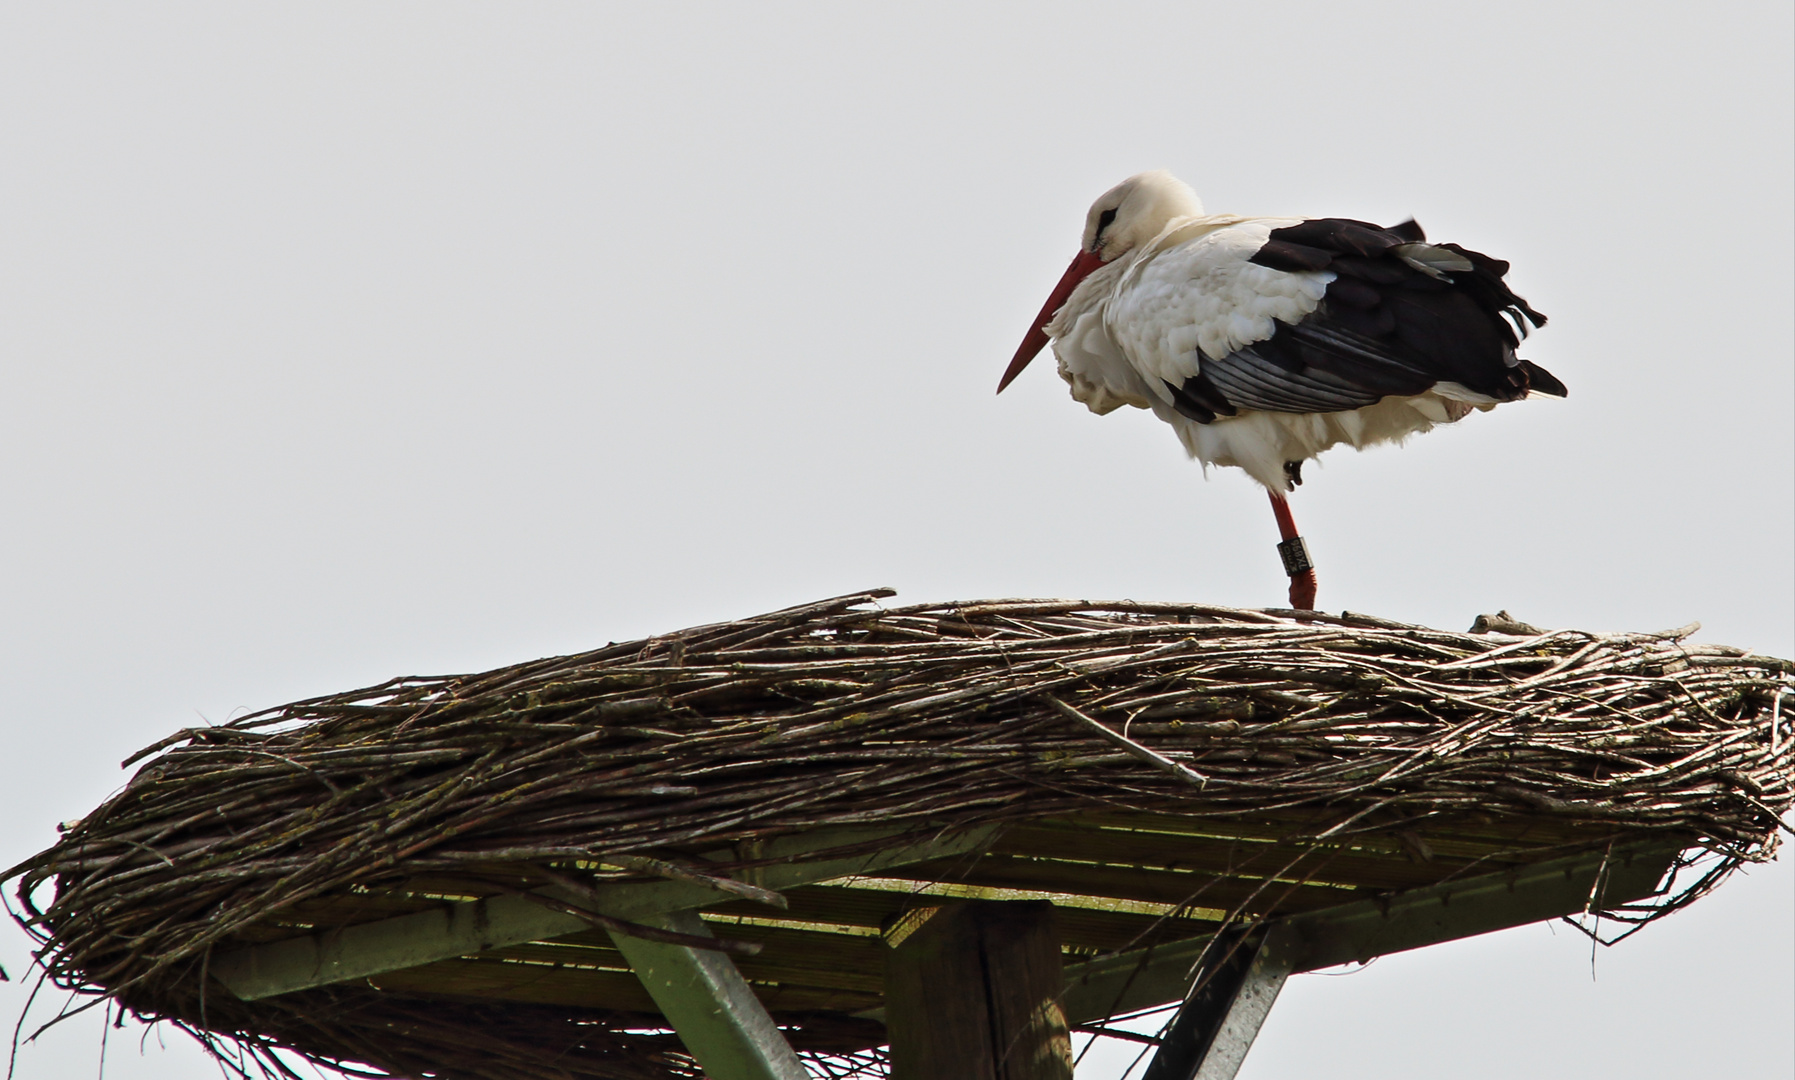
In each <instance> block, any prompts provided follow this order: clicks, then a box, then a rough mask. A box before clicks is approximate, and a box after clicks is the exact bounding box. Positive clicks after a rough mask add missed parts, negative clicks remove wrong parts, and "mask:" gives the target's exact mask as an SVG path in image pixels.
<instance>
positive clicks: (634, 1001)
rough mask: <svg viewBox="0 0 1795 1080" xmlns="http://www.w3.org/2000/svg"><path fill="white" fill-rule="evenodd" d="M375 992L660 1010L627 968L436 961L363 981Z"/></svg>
mask: <svg viewBox="0 0 1795 1080" xmlns="http://www.w3.org/2000/svg"><path fill="white" fill-rule="evenodd" d="M368 982H369V984H371V985H372V986H373V987H374V988H375V989H377V990H383V991H386V992H388V993H394V994H408V995H414V996H421V997H449V998H466V999H472V1000H478V1001H517V1002H524V1003H527V1004H532V1005H566V1006H572V1007H577V1008H592V1009H611V1010H615V1011H618V1012H633V1013H646V1014H649V1015H655V1014H657V1013H658V1012H659V1011H660V1010H659V1008H658V1007H657V1006H656V1005H655V1003H654V999H653V998H652V997H650V996H649V995H648V991H647V990H644V989H643V988H642V982H641V980H640V979H637V978H636V976H635V975H634V974H632V973H631V972H629V971H628V970H622V971H597V970H592V969H580V968H565V967H551V966H548V965H545V964H517V963H506V962H503V961H500V960H497V959H486V958H482V959H478V960H439V961H437V962H436V963H433V964H423V965H421V966H419V967H414V968H407V969H406V970H404V971H389V972H385V973H384V974H380V975H375V976H373V977H372V978H370V979H369V980H368Z"/></svg>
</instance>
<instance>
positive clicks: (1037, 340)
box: [997, 251, 1103, 394]
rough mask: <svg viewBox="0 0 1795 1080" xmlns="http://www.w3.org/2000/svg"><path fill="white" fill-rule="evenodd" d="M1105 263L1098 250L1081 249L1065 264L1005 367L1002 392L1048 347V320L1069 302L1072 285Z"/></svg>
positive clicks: (1076, 286)
mask: <svg viewBox="0 0 1795 1080" xmlns="http://www.w3.org/2000/svg"><path fill="white" fill-rule="evenodd" d="M1102 265H1103V260H1102V259H1101V258H1100V257H1099V256H1098V255H1097V253H1096V252H1094V251H1080V252H1079V253H1078V258H1076V259H1073V260H1072V265H1071V266H1068V267H1066V274H1065V276H1064V277H1062V278H1060V283H1059V284H1058V285H1055V286H1054V287H1053V294H1052V295H1051V296H1049V297H1048V298H1047V303H1046V304H1045V305H1043V306H1042V308H1041V314H1039V315H1036V316H1035V325H1034V327H1033V328H1032V329H1031V330H1029V332H1028V336H1027V337H1025V338H1023V339H1022V345H1021V347H1020V348H1018V349H1017V350H1016V357H1015V359H1013V360H1011V361H1010V366H1009V367H1008V368H1007V369H1006V370H1005V371H1004V373H1003V378H1002V379H1000V380H998V383H997V392H998V393H1000V394H1001V393H1003V388H1004V387H1006V386H1008V385H1010V382H1011V380H1013V379H1015V378H1016V376H1018V375H1020V374H1022V369H1023V368H1025V367H1027V366H1028V362H1029V361H1030V360H1033V359H1034V358H1035V357H1036V356H1037V355H1039V353H1040V352H1041V350H1042V349H1044V348H1046V347H1047V324H1048V323H1050V322H1052V321H1053V316H1054V314H1055V313H1056V312H1058V311H1059V309H1060V308H1063V307H1065V306H1066V298H1067V297H1069V296H1071V295H1072V290H1073V289H1076V288H1078V283H1079V282H1081V281H1083V280H1084V279H1085V278H1086V277H1089V276H1090V273H1091V271H1093V270H1095V269H1097V268H1098V267H1099V266H1102Z"/></svg>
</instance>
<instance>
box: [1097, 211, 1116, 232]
mask: <svg viewBox="0 0 1795 1080" xmlns="http://www.w3.org/2000/svg"><path fill="white" fill-rule="evenodd" d="M1115 223H1116V212H1115V211H1114V210H1105V211H1104V212H1103V213H1101V214H1098V215H1097V235H1098V236H1102V235H1103V230H1105V229H1107V228H1109V227H1110V226H1111V225H1114V224H1115Z"/></svg>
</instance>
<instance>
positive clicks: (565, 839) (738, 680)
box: [5, 590, 1795, 1080]
mask: <svg viewBox="0 0 1795 1080" xmlns="http://www.w3.org/2000/svg"><path fill="white" fill-rule="evenodd" d="M889 595H891V594H890V593H889V592H887V591H884V590H875V591H871V592H867V593H862V594H856V595H851V596H844V597H838V598H835V599H831V600H827V601H822V602H818V603H815V604H809V605H805V606H802V607H796V608H791V609H788V610H784V611H779V612H775V613H772V614H769V615H763V616H759V617H756V618H751V619H744V620H741V621H738V622H729V623H721V624H717V625H712V626H704V627H698V628H694V629H690V630H685V631H681V632H678V633H672V634H666V635H663V636H659V637H654V638H649V639H645V640H638V641H631V642H626V643H621V644H613V645H610V646H607V647H605V648H602V649H597V650H594V651H592V652H588V653H583V654H580V655H576V656H565V657H556V658H552V659H546V660H539V661H534V662H531V663H526V664H519V665H516V666H514V667H508V668H504V669H501V670H497V671H490V672H485V673H482V674H476V675H458V676H443V677H428V678H401V679H395V680H392V681H390V682H387V683H383V684H381V685H379V686H374V687H369V688H366V689H363V690H357V691H353V692H349V693H344V694H336V695H332V696H329V697H321V698H315V699H312V700H308V701H302V702H296V703H294V704H291V705H285V706H282V707H280V708H275V709H270V710H267V711H264V712H261V713H257V714H254V715H251V716H246V717H243V718H241V719H238V720H236V721H233V722H231V723H228V724H224V725H221V726H217V727H206V728H194V729H189V730H185V731H181V732H178V733H176V734H175V735H173V736H170V737H169V738H167V739H165V740H163V741H161V742H160V743H157V744H156V745H155V746H152V747H149V748H148V749H146V750H144V751H142V752H140V753H139V754H137V755H136V756H135V757H134V758H132V759H131V761H128V762H127V764H131V763H133V762H136V761H139V760H142V759H145V758H148V759H149V760H148V762H147V764H145V765H144V766H143V767H142V768H141V769H140V771H138V772H137V774H136V775H135V776H134V777H133V778H132V780H131V781H130V783H129V784H128V786H127V787H126V788H125V789H124V790H122V791H121V792H120V793H119V794H117V795H116V796H114V797H113V798H112V799H110V800H109V801H108V802H106V803H105V804H104V805H103V806H101V807H99V808H98V809H97V810H95V811H94V812H93V813H92V814H90V815H89V816H87V817H86V818H85V819H84V820H82V821H81V822H79V823H76V824H74V825H72V826H70V827H69V828H68V829H67V831H66V833H65V835H64V836H63V837H62V838H61V840H60V842H59V843H57V844H56V845H55V846H54V847H52V848H50V849H49V850H47V851H44V852H42V853H40V854H39V855H37V856H35V857H33V858H32V859H30V860H28V861H26V862H25V863H23V864H21V865H20V866H17V867H14V868H12V869H11V870H10V871H8V872H7V873H6V875H5V877H6V878H17V882H16V887H15V890H14V893H15V895H16V898H17V901H18V904H19V908H18V910H17V911H16V912H15V917H16V918H17V919H18V920H19V921H20V922H21V924H22V925H23V926H25V928H26V929H27V930H28V931H29V932H30V933H32V934H34V935H35V936H36V937H37V938H38V939H39V940H40V941H41V942H42V944H43V946H44V948H43V951H42V953H41V957H40V962H41V964H42V965H43V967H44V971H45V972H46V974H47V977H48V978H49V979H50V980H51V981H52V982H53V983H54V984H55V985H57V986H60V987H62V988H65V989H68V990H72V991H76V992H78V993H82V994H88V995H94V996H96V997H103V998H105V999H107V1000H110V1001H113V1002H116V1003H118V1004H119V1005H120V1006H122V1007H124V1008H128V1009H130V1010H132V1011H134V1012H136V1013H137V1014H139V1015H141V1016H143V1017H146V1018H151V1019H166V1020H170V1021H172V1022H174V1023H176V1024H178V1025H181V1026H184V1027H186V1028H188V1029H189V1030H191V1031H193V1032H195V1033H196V1034H198V1035H200V1036H201V1037H202V1038H203V1039H206V1040H208V1041H209V1044H210V1045H213V1046H214V1047H216V1048H219V1049H221V1050H224V1049H228V1050H229V1051H230V1052H232V1053H234V1054H235V1058H234V1060H236V1061H237V1062H239V1063H240V1064H243V1065H244V1066H245V1067H248V1066H249V1065H251V1064H254V1065H259V1066H260V1067H262V1068H264V1069H267V1070H272V1071H274V1072H277V1073H278V1072H282V1071H284V1070H285V1068H286V1066H285V1065H284V1064H282V1062H281V1061H280V1059H279V1057H278V1056H276V1055H275V1054H273V1053H272V1052H271V1051H273V1050H274V1049H275V1048H278V1047H288V1048H298V1049H299V1050H300V1051H301V1052H302V1053H303V1055H304V1056H307V1057H310V1058H312V1059H314V1060H319V1061H325V1062H332V1063H338V1064H340V1063H345V1062H347V1063H361V1064H362V1065H364V1066H365V1067H366V1068H367V1069H368V1070H370V1071H369V1072H368V1073H367V1074H368V1075H401V1076H423V1075H432V1076H465V1077H481V1078H501V1077H503V1078H509V1077H523V1076H543V1077H554V1076H566V1077H626V1078H638V1077H639V1078H644V1080H646V1078H650V1077H654V1078H662V1077H669V1076H689V1075H696V1072H695V1069H694V1067H693V1066H692V1065H691V1063H690V1061H689V1059H686V1058H685V1057H683V1056H682V1055H681V1054H680V1053H679V1052H678V1044H677V1043H676V1042H673V1041H671V1038H670V1036H668V1035H666V1034H665V1033H661V1034H656V1033H654V1032H652V1031H644V1030H643V1026H644V1025H643V1020H642V1017H641V1016H627V1015H611V1014H606V1013H604V1012H603V1011H602V1010H585V1011H582V1010H577V1009H568V1008H557V1007H549V1006H541V1007H537V1006H523V1005H511V1006H506V1007H505V1008H503V1009H496V1011H495V1007H491V1006H487V1005H482V1004H479V1003H466V1002H461V1003H456V1002H447V1001H444V1002H428V1001H424V1000H421V999H417V998H405V997H403V996H395V995H385V994H381V993H378V992H375V991H373V990H371V989H368V988H367V987H363V986H357V985H353V984H350V985H345V986H338V987H325V988H319V989H313V990H306V991H303V992H299V993H290V994H283V995H281V996H278V997H274V998H269V999H266V1000H263V1001H259V1002H254V1003H246V1002H242V1001H238V1000H236V999H235V998H233V997H232V996H231V995H230V994H229V993H228V992H224V991H222V990H221V988H219V987H218V986H217V985H216V984H215V983H214V984H212V985H211V987H210V989H209V990H208V989H207V977H206V966H207V963H208V958H209V957H210V956H211V955H212V954H213V952H214V950H217V949H220V948H224V947H226V946H227V945H228V944H229V943H231V942H232V941H233V940H240V938H239V935H241V934H242V933H243V932H245V931H246V930H248V929H250V928H252V927H254V926H255V925H256V924H257V923H258V922H260V921H263V920H265V919H266V918H267V917H268V916H269V915H270V914H271V913H275V912H279V911H281V910H282V909H286V908H290V907H291V906H292V905H295V904H300V903H302V902H305V901H307V900H308V899H309V898H313V897H318V896H320V895H323V894H326V893H330V892H332V891H333V890H336V891H340V890H344V889H349V888H359V887H365V886H367V885H369V884H370V883H378V882H379V881H381V880H383V879H386V878H391V877H394V876H400V875H416V874H427V873H436V874H456V873H460V874H464V875H470V876H478V874H480V873H481V872H483V871H484V870H485V869H486V868H490V867H492V866H494V865H497V864H505V865H511V866H533V867H538V868H542V871H543V872H544V873H549V874H552V873H554V872H556V868H557V867H561V868H565V867H567V866H571V865H579V866H582V867H587V868H592V867H602V868H603V869H602V871H601V877H602V876H603V875H611V876H613V877H615V878H617V879H619V880H630V879H636V880H640V879H642V878H643V876H644V875H649V876H652V875H654V874H657V873H658V874H666V873H678V872H680V871H678V870H677V868H675V867H673V866H672V864H673V863H675V862H677V861H678V860H679V858H681V857H683V854H684V853H686V852H689V851H691V850H693V846H694V845H698V844H705V843H735V842H739V841H743V840H753V839H765V838H772V837H779V836H786V835H791V834H797V833H802V832H804V831H805V830H810V829H814V828H818V827H821V826H841V825H848V824H854V823H878V824H881V825H893V824H899V825H902V824H914V825H915V826H917V827H918V828H926V829H929V830H936V831H941V830H951V829H955V828H966V827H971V826H974V825H980V824H989V823H992V822H1026V821H1030V820H1034V819H1041V818H1045V817H1050V816H1053V815H1067V814H1077V813H1080V812H1088V811H1129V812H1148V813H1153V814H1175V815H1186V816H1190V817H1203V818H1210V819H1217V820H1221V819H1229V818H1245V817H1255V816H1258V817H1263V816H1265V815H1267V814H1280V813H1281V814H1284V815H1285V817H1286V820H1289V819H1291V817H1290V816H1291V815H1293V814H1294V815H1298V816H1299V817H1301V816H1302V815H1306V817H1302V820H1306V821H1308V822H1309V823H1310V824H1309V825H1308V826H1306V835H1307V836H1308V838H1309V839H1310V840H1313V841H1314V842H1317V843H1319V842H1323V841H1325V842H1328V843H1336V844H1350V843H1354V842H1356V841H1357V839H1359V838H1363V837H1366V836H1371V835H1378V834H1381V835H1396V834H1403V835H1412V834H1413V830H1415V829H1417V828H1419V827H1424V826H1426V825H1427V824H1428V823H1430V822H1441V821H1459V820H1467V819H1476V820H1490V819H1496V820H1501V819H1504V818H1532V819H1537V818H1542V817H1544V818H1550V819H1552V820H1554V821H1558V822H1570V823H1576V824H1578V825H1580V826H1583V831H1582V832H1581V833H1580V834H1578V837H1579V838H1578V839H1577V840H1576V841H1575V842H1576V843H1577V844H1581V845H1584V846H1590V845H1600V844H1603V843H1612V842H1614V841H1615V840H1616V839H1617V838H1621V839H1624V838H1633V837H1639V836H1648V835H1659V836H1675V837H1680V838H1686V839H1687V841H1688V844H1689V845H1690V846H1691V847H1701V848H1705V849H1706V850H1707V851H1709V852H1711V853H1713V855H1714V858H1712V859H1711V860H1710V861H1709V863H1708V864H1707V870H1706V872H1705V873H1703V874H1700V875H1697V876H1696V877H1695V880H1694V882H1693V884H1687V885H1685V886H1684V887H1683V888H1682V889H1681V891H1679V892H1677V893H1675V894H1674V895H1668V896H1665V897H1663V898H1661V900H1660V901H1659V902H1658V903H1657V904H1656V905H1655V906H1654V907H1653V908H1652V910H1647V911H1642V912H1640V913H1639V914H1638V917H1640V918H1649V917H1650V916H1651V914H1652V913H1653V912H1654V911H1658V912H1661V911H1663V910H1667V909H1669V908H1671V907H1674V906H1676V905H1677V904H1680V903H1683V902H1687V901H1688V900H1689V899H1690V898H1692V897H1693V896H1695V895H1698V894H1699V893H1700V892H1701V891H1703V890H1705V889H1707V888H1709V887H1711V886H1712V885H1713V884H1714V883H1715V882H1717V881H1718V880H1719V879H1720V877H1722V876H1724V875H1725V873H1727V872H1728V871H1730V870H1731V869H1732V868H1734V867H1735V866H1737V865H1738V864H1739V863H1740V862H1743V861H1751V860H1763V859H1767V858H1769V857H1770V856H1771V854H1772V853H1773V851H1774V850H1775V847H1776V842H1777V830H1778V821H1779V818H1780V816H1781V815H1782V814H1783V813H1785V812H1786V811H1787V810H1788V809H1789V807H1790V805H1791V802H1792V800H1795V792H1792V790H1791V780H1792V773H1795V750H1792V746H1795V737H1792V736H1795V723H1792V721H1795V716H1790V715H1789V714H1788V713H1787V711H1786V710H1787V709H1788V708H1789V707H1790V706H1792V705H1795V694H1792V693H1791V691H1790V689H1789V688H1790V686H1791V679H1792V677H1795V664H1792V663H1790V662H1789V661H1785V660H1778V659H1773V658H1769V657H1764V656H1758V655H1751V654H1748V653H1746V652H1745V651H1744V650H1739V649H1732V648H1726V647H1722V646H1715V645H1702V644H1695V643H1692V642H1690V641H1688V640H1687V637H1688V631H1672V632H1667V633H1660V634H1611V635H1609V634H1591V633H1585V632H1580V631H1570V630H1565V631H1554V632H1541V633H1507V634H1504V633H1490V634H1469V633H1450V632H1444V631H1438V630H1432V629H1428V628H1424V627H1418V626H1411V625H1406V624H1400V623H1392V622H1388V621H1384V620H1379V619H1375V618H1370V617H1364V616H1356V615H1351V614H1348V615H1343V616H1338V617H1335V616H1328V615H1321V614H1311V613H1303V614H1302V615H1301V616H1300V617H1299V616H1298V615H1296V614H1295V613H1289V612H1281V613H1280V612H1259V611H1245V610H1237V609H1230V608H1219V607H1212V606H1204V605H1197V604H1170V603H1167V604H1159V603H1134V602H1121V603H1086V602H1073V601H987V602H976V603H960V604H934V605H916V606H907V607H890V608H885V607H880V606H878V602H879V601H880V600H881V599H883V598H885V597H888V596H889ZM1504 625H1509V626H1511V627H1512V626H1513V625H1514V624H1504ZM1528 629H1530V628H1528ZM1554 835H1555V836H1559V837H1561V838H1562V837H1563V836H1564V835H1565V834H1564V833H1563V832H1559V833H1555V834H1554ZM1298 839H1299V840H1300V839H1302V838H1301V837H1298ZM1558 842H1559V843H1565V841H1563V840H1562V839H1560V840H1559V841H1558ZM711 869H712V870H713V871H714V873H715V874H716V875H717V876H718V877H719V878H720V879H722V878H727V877H728V875H729V874H730V873H731V872H732V871H733V870H734V869H736V868H732V867H730V866H728V865H723V866H719V867H713V868H711ZM826 1043H827V1038H826V1037H823V1038H821V1041H820V1043H819V1042H814V1041H813V1044H812V1045H811V1048H810V1051H809V1057H810V1059H811V1060H812V1062H813V1063H814V1064H816V1066H817V1068H818V1069H819V1070H822V1071H824V1072H825V1073H827V1072H828V1071H829V1069H831V1068H834V1069H836V1070H838V1071H845V1070H848V1069H851V1068H852V1067H853V1065H854V1062H855V1061H856V1060H857V1059H855V1058H854V1057H853V1055H851V1054H840V1053H835V1054H832V1053H831V1051H830V1049H829V1047H828V1046H827V1045H826ZM831 1063H833V1064H831Z"/></svg>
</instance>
